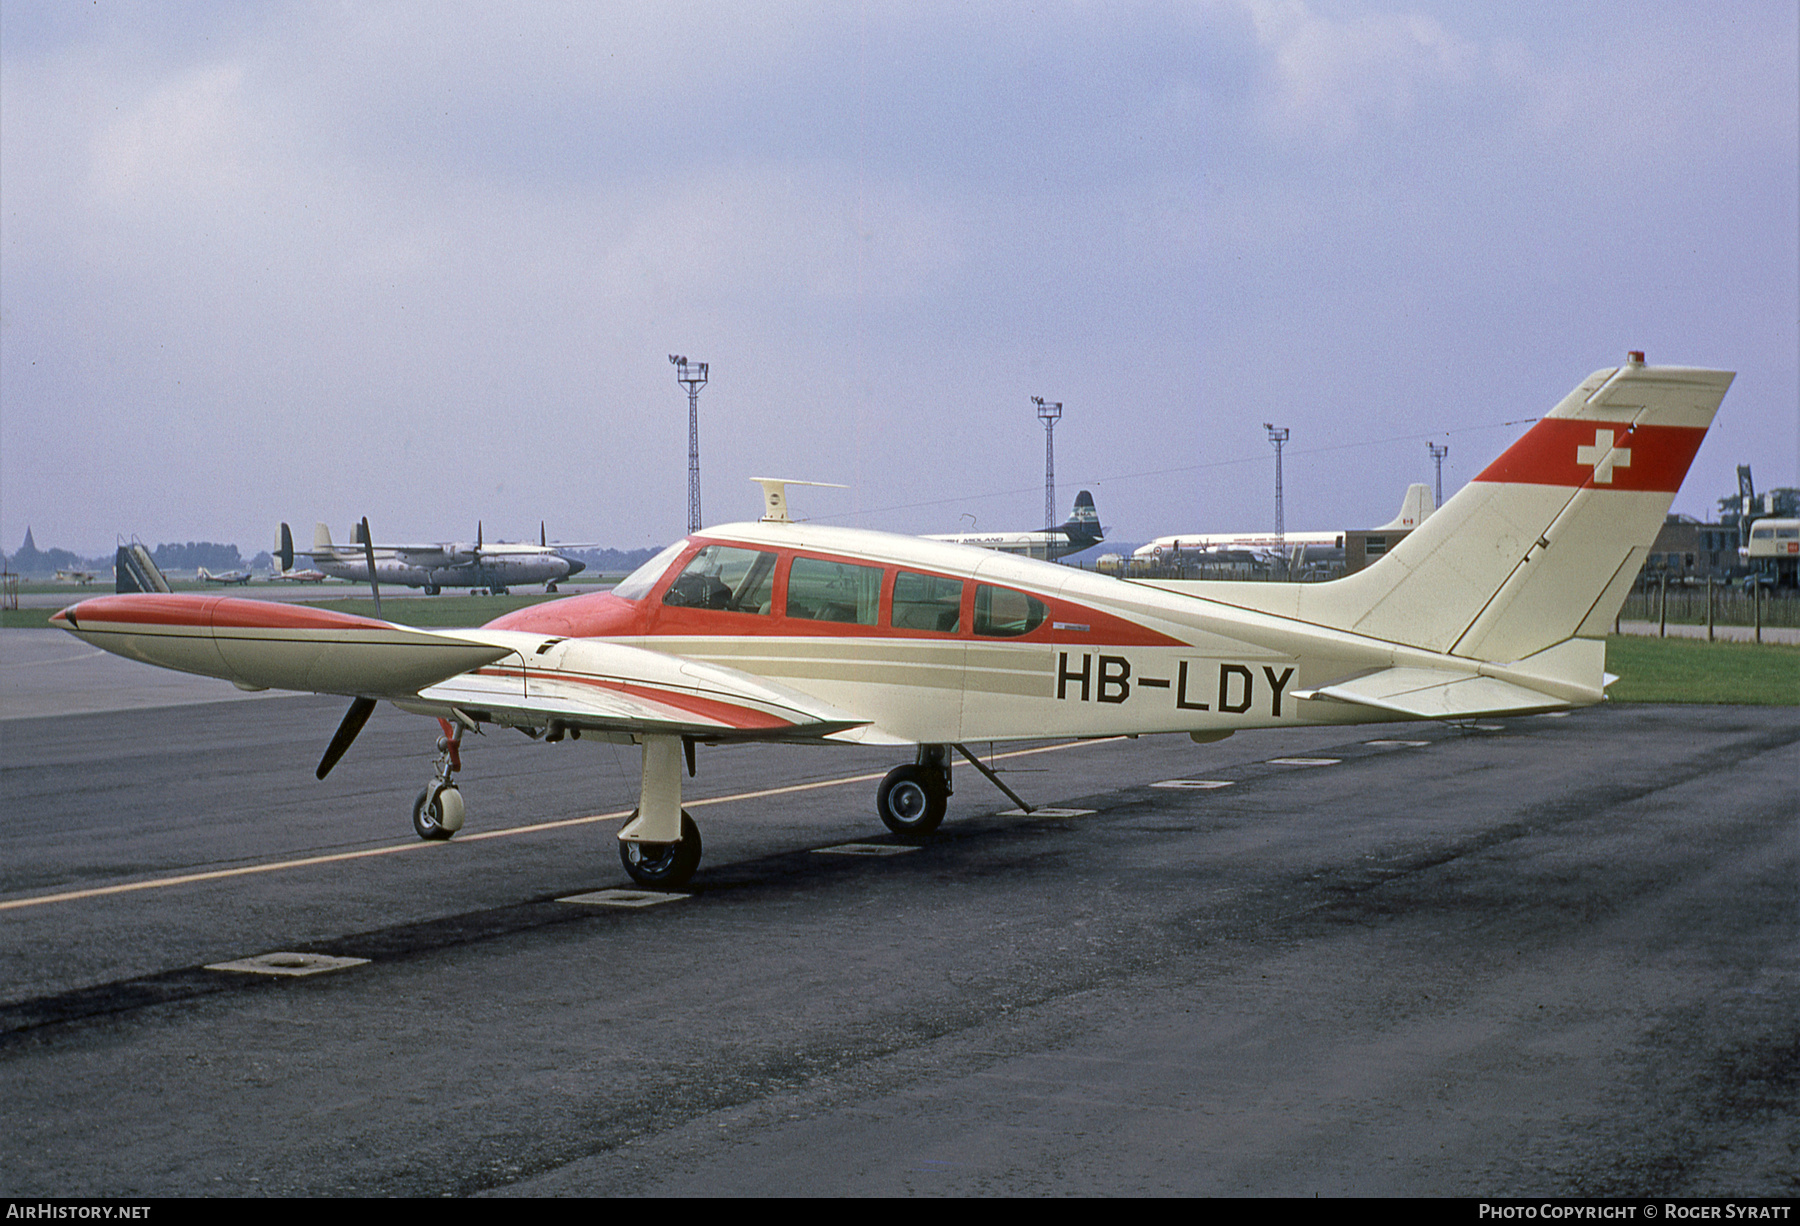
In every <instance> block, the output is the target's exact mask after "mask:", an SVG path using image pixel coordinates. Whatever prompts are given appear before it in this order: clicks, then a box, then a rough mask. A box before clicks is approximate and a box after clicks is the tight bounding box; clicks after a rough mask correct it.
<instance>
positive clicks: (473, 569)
mask: <svg viewBox="0 0 1800 1226" xmlns="http://www.w3.org/2000/svg"><path fill="white" fill-rule="evenodd" d="M538 533H539V536H540V537H541V536H542V535H543V528H542V526H541V525H540V526H539V528H538ZM580 548H585V546H582V545H550V544H548V543H540V544H536V545H527V544H516V543H512V542H502V541H496V542H494V543H493V544H491V545H489V544H483V543H482V540H481V525H480V524H477V525H476V526H475V541H474V543H473V544H470V543H468V542H466V541H455V542H439V543H434V544H428V545H376V546H375V547H374V552H375V579H376V581H377V582H379V583H385V584H388V585H389V586H394V585H396V584H397V585H399V586H401V587H417V588H424V589H425V594H426V595H427V596H436V595H437V594H438V593H439V592H441V591H442V590H443V589H444V588H447V587H470V588H486V589H487V590H488V591H490V592H495V593H498V594H504V593H505V592H506V591H507V590H508V589H509V588H511V587H512V586H513V585H515V584H520V583H541V584H543V585H544V590H545V591H546V592H554V591H555V590H556V585H557V583H559V582H560V581H562V580H564V579H567V578H568V577H569V576H571V575H577V574H580V573H581V572H582V571H584V570H586V569H587V563H585V562H582V561H581V560H579V559H577V558H566V557H564V556H563V555H562V554H560V553H558V552H557V550H558V549H580ZM295 554H299V555H300V556H302V557H310V558H311V559H312V560H313V565H314V566H315V567H317V568H318V569H319V570H320V571H322V572H324V573H325V574H326V575H329V576H331V577H333V578H337V579H349V580H351V581H353V582H359V583H366V582H368V581H369V560H368V553H367V552H366V551H365V550H364V548H363V542H362V541H360V540H358V541H357V542H356V543H355V544H352V545H346V546H343V547H342V548H339V547H338V546H336V545H333V544H332V543H331V529H329V528H327V527H326V526H325V525H324V524H317V525H315V526H314V528H313V547H312V548H311V549H310V550H304V549H302V550H297V549H295V548H294V534H293V532H292V531H291V530H289V528H288V526H287V525H286V524H282V525H281V544H280V546H279V547H278V548H277V549H276V553H275V556H276V558H277V559H279V560H280V562H281V569H282V570H283V571H284V572H286V571H289V570H292V569H293V566H294V555H295Z"/></svg>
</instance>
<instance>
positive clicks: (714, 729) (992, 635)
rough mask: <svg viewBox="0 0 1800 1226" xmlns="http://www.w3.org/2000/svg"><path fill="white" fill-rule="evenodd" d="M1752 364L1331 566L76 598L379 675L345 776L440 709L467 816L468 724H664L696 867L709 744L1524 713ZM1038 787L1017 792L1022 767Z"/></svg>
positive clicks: (996, 568)
mask: <svg viewBox="0 0 1800 1226" xmlns="http://www.w3.org/2000/svg"><path fill="white" fill-rule="evenodd" d="M1732 377H1733V376H1732V375H1731V374H1730V373H1729V372H1725V371H1716V370H1703V369H1696V368H1689V367H1653V366H1647V365H1645V364H1644V359H1643V355H1642V354H1640V353H1633V354H1631V355H1630V357H1629V359H1628V360H1627V362H1626V363H1625V365H1623V366H1619V367H1617V368H1610V369H1606V370H1600V371H1596V372H1595V373H1594V374H1592V375H1590V376H1588V378H1587V379H1585V380H1584V381H1583V382H1582V383H1581V385H1580V386H1579V387H1577V388H1576V389H1575V390H1574V391H1573V392H1571V393H1569V395H1568V396H1566V397H1565V398H1564V399H1563V401H1562V402H1561V403H1560V404H1558V405H1557V406H1556V408H1555V409H1554V410H1552V411H1551V412H1550V413H1549V414H1548V415H1547V416H1546V417H1544V418H1543V419H1542V420H1541V421H1539V422H1538V423H1537V424H1536V425H1534V426H1533V427H1532V428H1531V430H1530V431H1529V432H1527V433H1526V434H1525V436H1524V437H1523V438H1521V439H1520V440H1519V441H1518V442H1516V443H1515V444H1514V445H1513V446H1512V447H1511V448H1509V449H1508V450H1507V451H1506V452H1505V453H1504V454H1502V455H1501V456H1500V457H1499V458H1498V459H1496V460H1495V461H1494V462H1493V463H1492V464H1490V465H1488V467H1487V468H1486V469H1484V470H1483V471H1482V472H1481V473H1480V474H1479V475H1478V476H1477V477H1476V478H1475V479H1474V480H1473V481H1472V482H1470V483H1469V484H1468V485H1467V486H1466V487H1464V488H1463V489H1462V490H1461V491H1459V492H1458V493H1457V494H1456V496H1455V497H1454V498H1452V499H1450V501H1449V502H1447V503H1446V504H1445V505H1444V506H1443V507H1442V508H1441V509H1440V510H1439V511H1438V512H1437V513H1436V514H1434V515H1432V516H1431V517H1430V518H1429V519H1427V520H1426V521H1425V522H1424V523H1423V524H1422V525H1421V526H1420V527H1419V528H1418V529H1417V530H1415V531H1414V532H1413V533H1412V534H1411V535H1410V536H1408V537H1407V538H1406V539H1405V540H1404V541H1403V542H1401V543H1400V544H1399V545H1398V546H1397V547H1396V548H1395V549H1394V550H1392V551H1391V552H1390V553H1388V554H1386V555H1385V556H1383V557H1382V558H1381V559H1380V560H1379V561H1378V562H1377V563H1376V564H1375V565H1373V566H1371V567H1369V568H1368V569H1367V570H1364V571H1361V572H1358V573H1357V574H1353V575H1350V576H1347V577H1345V578H1343V579H1339V580H1336V581H1334V582H1330V583H1311V584H1282V583H1219V582H1200V581H1145V582H1131V581H1125V580H1118V579H1111V578H1107V577H1104V576H1100V575H1094V574H1089V573H1085V572H1082V571H1078V570H1072V569H1069V568H1067V567H1062V566H1056V565H1053V564H1050V563H1046V562H1038V561H1032V560H1030V559H1026V558H1019V557H1012V556H1008V555H1005V554H999V553H993V552H990V551H987V550H982V549H976V548H972V547H968V546H962V545H954V544H946V543H942V542H936V541H929V540H922V539H918V538H914V537H902V536H892V535H888V534H885V533H877V532H867V531H862V530H858V529H849V528H836V527H822V526H818V525H813V524H802V523H795V522H793V521H791V520H790V519H789V518H788V517H787V514H786V509H785V508H786V501H785V496H784V493H783V490H782V488H781V483H780V482H778V481H772V480H771V481H765V482H764V490H765V499H766V504H767V510H768V513H767V514H766V515H765V517H764V518H763V519H762V520H761V521H760V522H757V523H748V524H733V525H728V526H725V527H719V528H709V529H705V530H703V531H699V532H696V533H693V534H692V535H690V536H688V537H687V538H686V539H684V540H682V541H679V542H677V543H675V544H674V545H671V546H669V548H668V549H666V550H664V551H663V552H662V553H661V554H660V555H658V556H657V557H656V558H654V559H652V560H651V561H650V562H649V563H647V564H645V565H644V566H643V567H642V568H640V569H639V570H638V571H636V572H635V573H634V574H632V575H631V576H630V577H629V578H627V579H626V580H625V581H624V582H623V583H621V584H620V585H619V586H618V587H617V588H616V589H615V590H613V591H611V592H605V593H599V594H595V595H588V596H576V597H570V598H568V599H564V600H558V601H553V602H549V603H546V604H541V605H537V606H535V607H532V608H529V609H523V610H520V611H518V612H515V613H510V614H508V615H506V616H505V617H502V618H499V619H498V620H496V621H493V622H490V623H489V624H488V625H486V626H483V627H480V628H479V629H470V630H456V631H448V632H445V631H437V630H420V629H413V628H409V627H406V626H400V625H395V624H392V623H389V622H382V621H376V620H373V619H370V618H363V617H355V616H351V615H347V614H341V613H332V612H326V611H321V610H313V609H307V608H303V607H297V606H293V605H286V604H276V603H265V602H261V601H253V600H243V599H232V598H227V597H223V596H201V595H157V594H134V595H123V596H102V597H97V598H95V599H91V600H85V601H82V602H80V603H78V604H76V605H73V606H71V607H69V608H67V609H64V610H62V611H61V612H60V613H58V614H56V616H55V618H54V621H55V622H56V624H57V625H59V626H61V627H62V628H64V629H66V630H68V631H69V632H70V633H72V634H75V635H77V636H79V637H80V638H82V639H84V640H86V641H88V642H90V643H93V644H95V645H96V646H99V647H103V648H105V649H106V650H108V651H112V652H116V653H117V654H119V655H123V656H128V657H130V658H132V659H137V660H141V661H144V662H145V663H149V664H156V665H160V666H162V667H164V668H174V669H180V670H183V671H186V672H192V673H201V674H205V675H207V676H213V677H220V678H224V679H226V680H229V681H232V682H235V683H236V684H237V685H239V686H241V687H243V688H246V689H262V688H280V689H290V690H302V691H315V692H319V693H328V694H342V695H345V696H348V697H351V698H352V699H353V701H352V703H351V706H350V710H349V712H348V713H347V714H346V715H345V717H344V721H343V723H342V725H341V726H340V727H339V729H338V731H337V735H336V736H335V737H334V738H333V739H332V741H331V743H330V746H329V747H328V748H327V750H326V753H325V756H324V759H323V760H322V761H321V762H320V764H319V770H318V774H319V777H320V778H323V777H324V776H325V774H326V773H327V772H328V771H329V770H330V769H331V767H332V766H333V765H334V764H335V763H336V762H337V760H338V758H339V757H341V756H342V755H343V753H344V751H345V750H346V749H347V748H348V747H349V745H350V743H351V741H353V740H354V739H355V737H356V734H357V733H358V732H359V731H360V730H361V728H362V726H363V724H364V722H365V721H366V720H367V719H368V717H369V714H370V712H371V711H373V710H374V708H375V706H376V704H377V702H378V701H381V700H387V701H390V702H392V703H394V704H395V705H396V706H399V707H401V708H403V709H405V710H407V711H413V712H417V713H419V714H423V715H427V716H431V717H435V718H436V719H437V720H438V721H439V723H440V724H441V726H442V729H443V736H442V738H441V739H440V741H439V748H440V758H439V764H438V768H437V772H436V775H435V777H434V778H433V780H432V781H431V783H430V784H429V785H428V786H427V787H426V789H425V790H424V791H423V792H422V793H421V794H420V796H419V799H418V802H417V803H416V804H415V806H414V815H413V821H414V825H415V827H416V828H417V830H418V832H419V834H420V835H422V836H423V837H426V838H447V837H449V836H450V835H451V834H453V833H454V832H455V831H456V830H457V829H458V828H460V826H461V824H462V820H463V805H462V799H461V796H460V793H459V792H458V790H457V788H456V785H455V783H454V775H455V772H456V771H457V770H459V769H460V768H461V760H460V743H461V740H462V734H463V732H464V731H465V730H467V729H472V728H476V729H478V728H481V727H482V726H484V725H487V724H496V725H504V726H508V727H513V728H518V729H521V730H523V731H525V732H527V733H529V734H530V735H532V736H541V737H543V738H544V739H545V740H550V741H555V740H560V739H562V738H563V737H565V736H569V737H577V736H582V735H587V736H600V737H605V738H608V739H612V740H615V741H630V742H633V743H637V744H639V745H641V746H642V749H643V781H642V785H641V793H640V801H639V807H638V810H637V813H636V814H635V815H634V817H633V818H632V820H631V821H630V822H629V823H627V824H626V825H625V827H624V828H623V829H622V830H621V831H620V832H619V839H620V851H621V855H622V858H623V860H624V864H625V867H626V869H627V871H628V872H629V873H630V874H631V876H632V877H633V878H634V879H635V880H636V881H638V882H639V883H640V884H643V885H647V886H652V887H662V888H670V887H674V886H678V885H680V884H682V883H684V882H685V881H686V880H687V879H688V878H689V876H691V875H692V873H693V871H694V869H695V866H696V865H697V864H698V863H699V859H700V836H699V832H698V830H697V829H696V828H695V826H694V823H693V821H692V819H690V818H689V817H688V816H687V815H686V814H685V813H684V812H682V809H681V773H682V767H683V759H684V758H685V759H686V765H687V768H688V770H689V771H690V772H691V771H692V769H693V763H694V746H695V744H696V743H707V744H714V743H722V742H730V741H789V742H793V741H818V742H854V743H860V744H865V745H894V746H908V747H911V748H912V749H913V760H912V761H911V762H909V763H906V764H904V765H901V766H898V767H896V768H895V769H894V770H893V771H891V772H890V773H889V774H888V776H887V777H886V778H885V779H884V780H883V781H882V783H881V785H880V788H879V791H878V793H877V801H876V803H877V808H878V810H879V812H880V815H881V818H882V820H883V822H885V823H886V824H887V825H888V827H889V828H890V829H892V830H894V831H895V832H896V833H899V834H902V835H919V834H924V833H928V832H930V831H931V830H933V829H935V828H936V827H937V825H938V823H939V822H940V821H941V820H942V819H943V816H944V810H945V802H946V799H947V798H948V796H949V794H950V761H951V754H952V751H955V752H960V753H961V754H962V755H963V756H964V757H965V758H967V759H968V760H969V761H970V762H971V763H973V764H974V765H975V766H977V767H978V768H980V769H982V770H983V773H988V774H989V777H990V778H993V776H992V775H991V773H989V772H987V770H986V768H985V766H983V765H982V763H981V762H980V761H979V760H978V759H977V758H975V757H974V755H973V754H970V753H969V752H968V750H967V749H966V748H964V746H965V745H967V744H968V743H971V742H976V741H1005V740H1018V739H1026V738H1042V737H1053V736H1084V737H1091V736H1109V735H1117V734H1143V733H1159V732H1160V733H1176V732H1185V733H1188V734H1189V735H1191V736H1192V737H1193V738H1194V739H1195V740H1197V741H1209V740H1216V739H1218V738H1220V737H1222V736H1225V735H1229V734H1230V733H1231V732H1232V731H1234V730H1236V729H1239V728H1254V727H1278V726H1288V725H1306V724H1350V723H1363V722H1372V721H1380V720H1394V719H1461V718H1469V717H1473V716H1484V715H1522V714H1529V713H1533V712H1543V711H1553V710H1561V709H1567V708H1572V707H1580V706H1586V705H1589V704H1592V703H1596V702H1599V701H1601V700H1602V699H1603V698H1604V697H1605V687H1606V684H1607V682H1608V681H1609V680H1610V677H1609V676H1608V674H1607V673H1606V671H1605V662H1606V647H1605V642H1604V638H1603V636H1604V634H1605V633H1606V630H1607V628H1608V627H1609V626H1610V624H1611V622H1612V620H1613V617H1614V615H1615V613H1616V612H1617V610H1618V608H1619V605H1620V603H1621V602H1622V601H1623V600H1624V597H1625V593H1626V591H1627V590H1628V589H1629V588H1630V586H1631V582H1632V579H1633V577H1634V576H1635V575H1636V574H1637V572H1638V569H1639V568H1640V566H1641V565H1642V563H1643V559H1644V555H1645V553H1646V551H1647V549H1648V547H1649V545H1650V543H1651V542H1652V540H1653V539H1654V537H1655V534H1656V531H1657V528H1658V527H1659V525H1660V524H1661V523H1662V521H1663V516H1664V515H1665V514H1666V513H1667V511H1668V508H1669V505H1670V503H1671V501H1672V500H1673V498H1674V495H1675V493H1676V491H1677V489H1678V488H1679V487H1680V485H1681V481H1682V478H1683V477H1684V475H1685V474H1686V473H1687V470H1688V466H1689V464H1690V463H1691V462H1692V461H1693V458H1694V455H1695V453H1696V452H1697V451H1698V450H1699V448H1700V443H1701V441H1702V440H1703V439H1704V438H1705V435H1706V430H1707V427H1708V426H1709V425H1710V423H1711V421H1712V418H1713V415H1714V413H1715V412H1716V411H1717V409H1718V406H1719V403H1720V401H1721V400H1722V399H1723V398H1724V395H1725V392H1726V389H1727V388H1729V387H1730V385H1731V380H1732ZM995 782H996V783H998V782H999V781H998V780H997V779H996V780H995ZM1009 794H1010V793H1009Z"/></svg>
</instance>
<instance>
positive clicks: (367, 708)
mask: <svg viewBox="0 0 1800 1226" xmlns="http://www.w3.org/2000/svg"><path fill="white" fill-rule="evenodd" d="M365 522H367V521H365ZM374 713H375V700H374V699H373V698H358V699H356V700H355V701H353V702H352V703H351V704H350V709H349V710H348V711H346V712H344V722H343V723H341V724H339V725H338V730H337V733H336V734H335V735H334V736H333V737H332V738H331V744H329V745H327V746H326V747H325V756H324V757H322V758H320V759H319V769H318V770H317V771H315V772H314V774H316V775H317V776H318V777H319V778H320V779H323V778H324V777H325V776H327V775H329V774H330V773H331V768H332V767H334V766H336V765H337V764H338V759H339V758H341V757H343V756H344V752H345V751H346V750H348V749H349V748H350V744H351V742H353V741H354V740H356V735H357V733H359V732H361V731H362V730H363V725H364V724H366V723H368V722H369V716H371V715H373V714H374Z"/></svg>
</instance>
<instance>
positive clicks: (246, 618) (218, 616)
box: [72, 592, 386, 630]
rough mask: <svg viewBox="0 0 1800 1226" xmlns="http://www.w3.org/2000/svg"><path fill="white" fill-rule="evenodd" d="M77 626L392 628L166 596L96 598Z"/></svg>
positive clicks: (309, 612)
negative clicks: (106, 624) (94, 623)
mask: <svg viewBox="0 0 1800 1226" xmlns="http://www.w3.org/2000/svg"><path fill="white" fill-rule="evenodd" d="M72 613H73V616H74V618H75V621H76V624H78V625H86V624H87V623H89V622H127V623H131V624H134V625H140V626H193V627H219V628H224V629H244V630H351V629H360V630H373V629H381V628H383V627H384V626H385V624H386V623H384V622H378V621H376V620H374V619H373V618H368V617H358V616H356V615H355V614H353V613H334V612H332V611H331V610H329V609H313V608H309V607H307V606H306V605H293V604H281V603H279V602H276V601H270V600H241V599H236V598H233V597H229V596H190V595H185V594H179V593H178V594H174V595H165V594H163V593H160V592H145V593H135V594H131V595H124V596H96V597H94V598H92V599H90V600H84V601H82V602H81V603H79V604H77V605H76V606H75V608H74V609H73V611H72Z"/></svg>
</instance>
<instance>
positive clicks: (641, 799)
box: [619, 736, 700, 890]
mask: <svg viewBox="0 0 1800 1226" xmlns="http://www.w3.org/2000/svg"><path fill="white" fill-rule="evenodd" d="M692 752H693V747H692V743H691V742H689V743H687V744H685V745H684V744H683V742H682V739H681V738H680V737H678V736H646V737H645V738H644V777H643V783H642V785H641V788H640V791H639V793H638V807H637V810H636V811H635V812H634V813H632V815H631V820H630V821H628V822H626V823H625V826H624V828H623V829H622V830H620V831H619V862H620V863H621V864H623V865H624V866H625V871H626V872H627V873H629V874H631V879H632V880H633V881H635V882H637V883H638V884H639V885H641V886H643V887H644V888H645V889H647V890H679V889H680V888H681V887H682V886H684V885H686V884H687V883H688V878H690V877H692V876H693V875H694V870H695V869H696V868H698V867H699V866H700V828H699V827H698V826H696V825H694V819H693V818H691V817H689V816H688V815H687V811H686V810H684V809H683V808H682V807H681V766H682V759H683V758H684V757H685V756H687V755H689V754H691V753H692ZM690 760H691V759H690Z"/></svg>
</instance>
